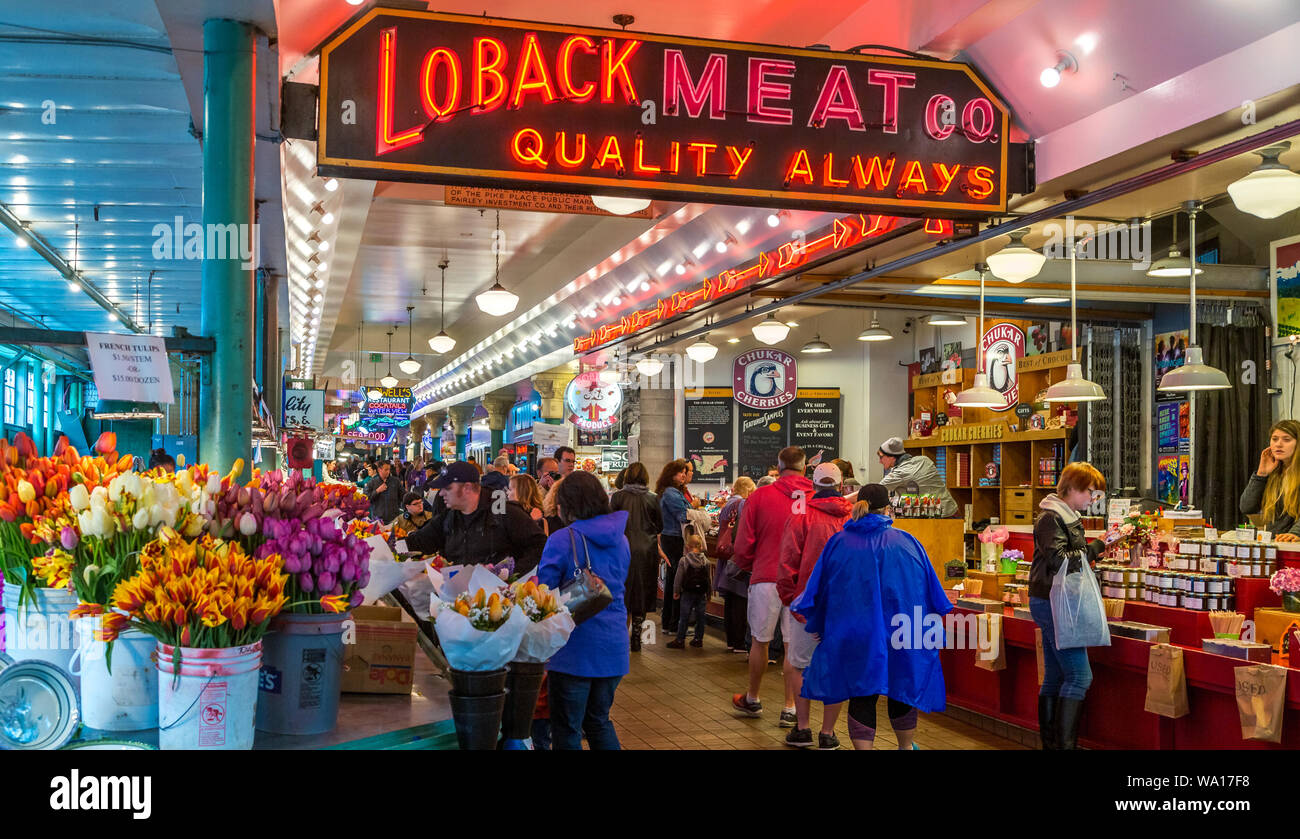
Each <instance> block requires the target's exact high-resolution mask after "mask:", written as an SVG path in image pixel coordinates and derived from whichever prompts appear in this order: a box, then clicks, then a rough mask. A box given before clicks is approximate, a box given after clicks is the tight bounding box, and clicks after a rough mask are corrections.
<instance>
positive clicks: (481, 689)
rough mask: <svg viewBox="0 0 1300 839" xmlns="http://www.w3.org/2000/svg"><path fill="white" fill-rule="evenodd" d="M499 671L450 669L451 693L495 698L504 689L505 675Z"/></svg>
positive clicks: (504, 672)
mask: <svg viewBox="0 0 1300 839" xmlns="http://www.w3.org/2000/svg"><path fill="white" fill-rule="evenodd" d="M507 673H508V671H507V670H506V669H505V668H504V667H502V668H501V669H500V670H456V669H455V668H451V669H450V670H448V675H449V676H450V677H451V692H452V693H454V694H456V695H457V696H496V695H497V694H498V693H502V692H504V691H505V689H506V674H507Z"/></svg>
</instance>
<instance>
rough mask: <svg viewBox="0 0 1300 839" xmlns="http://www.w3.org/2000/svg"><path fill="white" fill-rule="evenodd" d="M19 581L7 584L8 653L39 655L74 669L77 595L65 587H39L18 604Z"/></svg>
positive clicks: (27, 656) (18, 656)
mask: <svg viewBox="0 0 1300 839" xmlns="http://www.w3.org/2000/svg"><path fill="white" fill-rule="evenodd" d="M21 591H22V589H21V588H20V587H19V586H17V585H6V586H5V593H4V607H5V653H6V654H7V655H8V656H9V657H10V658H12V659H13V660H14V661H22V660H24V659H37V660H39V661H48V662H49V663H50V664H57V665H58V666H59V667H62V668H63V669H64V670H71V667H69V665H70V664H71V662H72V654H73V652H74V651H76V649H77V642H76V639H75V638H73V633H72V618H71V617H69V613H70V612H72V610H73V609H75V608H77V595H75V594H73V593H72V592H70V591H68V590H67V589H61V588H38V589H34V590H33V591H32V596H31V597H30V598H28V599H27V602H26V603H24V604H23V605H22V608H21V609H20V608H19V607H18V600H19V593H20V592H21Z"/></svg>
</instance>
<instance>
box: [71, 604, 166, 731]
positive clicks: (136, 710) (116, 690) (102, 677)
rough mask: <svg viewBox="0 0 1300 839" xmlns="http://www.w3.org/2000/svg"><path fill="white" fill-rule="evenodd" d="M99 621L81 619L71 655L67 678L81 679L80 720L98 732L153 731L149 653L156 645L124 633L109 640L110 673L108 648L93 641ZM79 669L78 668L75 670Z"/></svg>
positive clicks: (154, 680)
mask: <svg viewBox="0 0 1300 839" xmlns="http://www.w3.org/2000/svg"><path fill="white" fill-rule="evenodd" d="M102 620H103V618H101V617H99V616H95V617H88V618H81V619H79V620H78V621H77V622H76V624H77V635H78V636H80V640H81V643H80V645H79V646H78V647H77V652H76V654H75V655H73V657H72V658H73V662H72V663H73V670H72V671H71V672H72V674H73V675H74V676H75V675H80V676H81V720H82V722H84V723H85V724H86V725H87V726H88V727H90V728H97V729H99V730H101V731H140V730H142V729H147V728H157V727H158V669H157V668H156V667H155V666H154V663H153V651H154V648H155V647H156V646H157V644H158V642H157V641H155V640H154V639H153V638H152V637H151V636H149V635H146V634H144V633H143V632H141V631H139V630H138V629H129V630H127V631H126V632H123V633H122V634H121V635H119V636H118V638H117V640H116V641H114V642H113V658H112V671H111V672H110V671H109V659H108V644H107V642H104V641H97V640H95V630H96V629H99V628H100V624H101V622H102ZM78 667H79V668H80V670H78V669H77V668H78Z"/></svg>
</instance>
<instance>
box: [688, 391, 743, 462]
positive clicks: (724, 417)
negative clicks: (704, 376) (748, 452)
mask: <svg viewBox="0 0 1300 839" xmlns="http://www.w3.org/2000/svg"><path fill="white" fill-rule="evenodd" d="M734 405H735V400H734V399H733V398H732V394H731V388H729V387H723V388H715V387H710V388H705V389H704V391H703V393H702V395H701V396H700V398H698V399H692V398H690V394H688V395H687V399H686V457H687V459H688V460H690V461H691V462H692V463H694V464H695V478H696V480H702V479H706V478H718V477H720V476H724V475H729V474H730V473H731V467H732V465H733V463H734V460H735V458H734V457H733V456H732V450H731V426H732V423H731V417H732V407H733V406H734Z"/></svg>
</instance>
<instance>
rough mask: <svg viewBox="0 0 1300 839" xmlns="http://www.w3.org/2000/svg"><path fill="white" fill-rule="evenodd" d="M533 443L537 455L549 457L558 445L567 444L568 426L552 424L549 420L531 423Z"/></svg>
mask: <svg viewBox="0 0 1300 839" xmlns="http://www.w3.org/2000/svg"><path fill="white" fill-rule="evenodd" d="M533 445H534V446H536V447H537V456H538V457H539V458H541V457H551V456H552V455H554V454H555V450H556V449H558V448H559V447H560V446H567V445H569V427H568V426H567V425H552V424H551V423H549V422H535V423H533Z"/></svg>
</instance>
